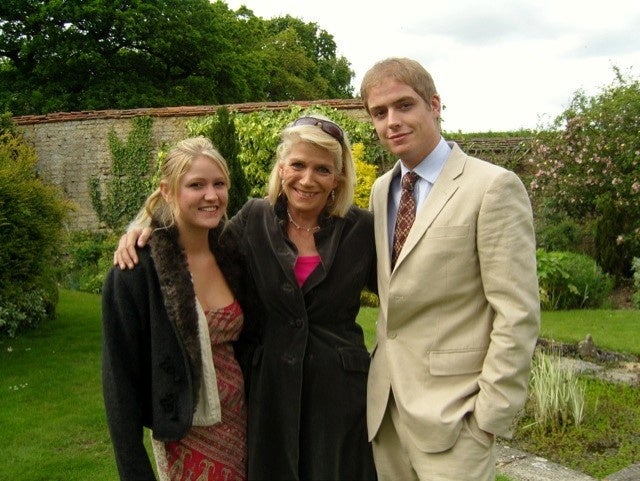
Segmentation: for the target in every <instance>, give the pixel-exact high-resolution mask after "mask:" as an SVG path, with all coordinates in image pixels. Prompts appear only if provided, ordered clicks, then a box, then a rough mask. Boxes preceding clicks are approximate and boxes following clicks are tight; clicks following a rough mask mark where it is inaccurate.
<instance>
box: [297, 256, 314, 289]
mask: <svg viewBox="0 0 640 481" xmlns="http://www.w3.org/2000/svg"><path fill="white" fill-rule="evenodd" d="M318 264H320V256H299V257H298V259H296V265H295V266H294V267H293V272H294V273H295V275H296V279H297V280H298V285H299V286H300V287H302V284H304V281H306V280H307V277H309V275H310V274H311V273H312V272H313V270H314V269H315V268H316V267H318Z"/></svg>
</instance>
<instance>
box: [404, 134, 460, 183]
mask: <svg viewBox="0 0 640 481" xmlns="http://www.w3.org/2000/svg"><path fill="white" fill-rule="evenodd" d="M449 154H451V147H450V146H449V144H447V142H446V141H445V140H444V138H443V137H442V136H440V141H439V142H438V145H436V147H435V149H433V150H432V151H431V152H430V153H429V155H427V156H426V157H425V158H424V159H422V160H421V161H420V163H419V164H418V165H417V166H416V168H415V169H413V171H414V172H415V173H416V174H418V175H419V176H420V178H422V179H425V180H427V181H428V182H429V183H431V184H434V183H435V181H436V179H437V178H438V175H439V174H440V172H441V171H442V167H444V163H445V162H446V161H447V158H448V157H449ZM407 172H409V169H407V168H406V167H405V165H404V164H403V163H402V162H400V178H402V176H403V175H404V174H406V173H407Z"/></svg>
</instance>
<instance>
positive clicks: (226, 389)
mask: <svg viewBox="0 0 640 481" xmlns="http://www.w3.org/2000/svg"><path fill="white" fill-rule="evenodd" d="M228 191H229V172H228V169H227V165H226V163H225V161H224V159H223V158H222V157H221V155H220V154H219V153H218V152H217V151H216V150H215V149H214V148H213V146H212V145H211V143H210V142H209V141H208V140H206V139H204V138H190V139H186V140H184V141H182V142H180V143H178V144H177V145H176V147H175V148H173V149H172V150H171V151H170V153H169V155H168V156H167V159H166V162H165V164H164V165H163V168H162V179H161V181H160V184H159V186H158V189H157V190H156V191H155V192H154V193H153V194H152V195H151V196H150V197H149V198H148V199H147V201H146V204H145V208H144V210H143V211H142V212H141V214H140V218H139V219H138V221H139V222H142V223H147V224H149V223H150V225H151V226H152V228H153V237H152V239H151V240H150V242H149V246H148V247H144V248H139V249H138V251H137V256H138V259H139V262H138V264H137V265H136V267H135V268H134V269H133V270H127V271H122V270H120V269H117V268H114V269H112V270H111V271H110V272H109V274H108V276H107V279H106V281H105V284H104V290H103V329H104V345H103V389H104V401H105V407H106V413H107V421H108V425H109V430H110V434H111V439H112V442H113V446H114V451H115V456H116V463H117V466H118V471H119V474H120V479H122V480H138V481H139V480H154V479H155V476H154V471H153V469H152V466H151V462H150V460H149V458H148V456H147V453H146V450H145V447H144V445H143V431H144V429H143V428H144V427H148V428H150V429H151V431H152V434H153V449H154V455H155V458H156V463H157V472H158V476H159V478H160V479H161V480H172V481H174V480H187V479H189V480H191V479H193V480H195V479H206V480H209V481H213V480H225V481H228V480H233V481H240V480H244V479H246V406H245V397H244V382H243V377H242V372H241V370H240V366H239V364H238V362H237V361H236V358H235V356H234V351H233V347H232V342H233V341H234V340H236V339H237V338H238V335H239V333H240V331H241V329H242V326H243V313H242V310H241V308H240V305H239V304H238V302H237V300H236V296H237V294H238V285H239V277H238V271H237V269H238V267H237V266H238V259H237V258H234V252H236V249H235V247H234V248H232V249H228V248H226V247H225V246H224V245H223V243H222V242H221V237H220V234H221V232H222V230H223V224H224V219H225V217H226V208H227V203H228Z"/></svg>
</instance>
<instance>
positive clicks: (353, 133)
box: [187, 105, 381, 197]
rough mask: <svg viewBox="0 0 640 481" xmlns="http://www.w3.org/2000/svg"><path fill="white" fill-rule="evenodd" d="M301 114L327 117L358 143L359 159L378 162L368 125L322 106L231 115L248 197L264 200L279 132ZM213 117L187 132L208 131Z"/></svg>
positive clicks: (195, 123)
mask: <svg viewBox="0 0 640 481" xmlns="http://www.w3.org/2000/svg"><path fill="white" fill-rule="evenodd" d="M304 112H316V113H320V114H322V115H325V116H327V117H328V118H330V119H332V120H334V121H335V122H337V123H338V124H339V125H341V126H342V127H343V128H344V130H345V132H346V133H347V134H348V135H349V139H350V140H351V142H352V143H362V144H363V145H364V152H363V153H362V158H363V159H366V160H367V161H368V162H369V163H374V161H375V160H380V159H381V157H380V156H379V155H378V152H379V149H381V148H380V147H379V145H378V144H377V141H375V140H374V139H372V137H371V131H372V127H371V125H370V123H369V122H368V121H367V122H362V121H359V120H355V119H354V118H352V117H350V116H349V115H348V114H346V113H344V112H341V111H338V110H336V109H333V108H330V107H324V106H320V105H317V106H312V107H310V108H308V109H303V108H302V107H300V106H297V105H293V106H291V107H290V108H288V109H286V110H281V111H269V110H260V111H255V112H251V113H246V114H242V115H235V116H233V120H234V125H235V131H236V135H237V139H238V144H239V145H240V151H239V153H238V160H239V162H240V164H241V165H242V168H243V170H244V175H245V176H246V179H247V182H248V184H249V186H250V194H249V195H250V196H251V197H264V196H265V195H266V185H267V181H268V179H269V173H270V172H271V168H272V167H273V162H274V161H275V152H276V147H277V146H278V143H279V142H280V133H281V132H282V130H283V129H284V128H285V127H286V126H287V124H289V123H290V122H292V121H294V120H295V119H297V118H298V117H300V116H301V115H302V114H303V113H304ZM215 121H216V120H215V117H214V116H207V117H202V118H196V119H193V120H192V121H190V122H188V123H187V130H188V131H189V132H191V133H202V132H210V131H211V129H212V128H213V127H212V125H213V124H214V122H215Z"/></svg>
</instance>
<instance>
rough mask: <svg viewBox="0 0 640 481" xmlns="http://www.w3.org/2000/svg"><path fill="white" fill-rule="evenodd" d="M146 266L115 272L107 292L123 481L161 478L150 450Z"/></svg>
mask: <svg viewBox="0 0 640 481" xmlns="http://www.w3.org/2000/svg"><path fill="white" fill-rule="evenodd" d="M141 270H144V267H140V266H137V267H136V268H135V269H134V270H133V271H121V270H120V269H118V268H117V267H116V268H112V269H111V271H110V272H109V274H108V276H107V278H106V280H105V283H104V287H103V294H102V323H103V350H102V356H103V357H102V382H103V396H104V403H105V408H106V415H107V423H108V426H109V432H110V435H111V440H112V443H113V447H114V451H115V457H116V464H117V466H118V472H119V474H120V479H121V480H138V481H140V480H155V475H154V472H153V469H152V466H151V462H150V460H149V456H148V455H147V451H146V449H145V446H144V443H143V438H144V426H145V425H149V424H150V419H148V418H149V417H150V403H149V398H150V394H149V393H150V392H151V386H150V374H149V372H150V369H149V363H150V352H149V332H148V330H149V328H148V326H149V321H148V320H149V312H148V307H147V304H145V299H147V298H148V293H147V292H144V291H145V287H144V286H145V283H144V282H135V279H136V278H137V279H140V278H142V277H144V276H143V274H142V273H141V272H140V271H141Z"/></svg>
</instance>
